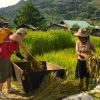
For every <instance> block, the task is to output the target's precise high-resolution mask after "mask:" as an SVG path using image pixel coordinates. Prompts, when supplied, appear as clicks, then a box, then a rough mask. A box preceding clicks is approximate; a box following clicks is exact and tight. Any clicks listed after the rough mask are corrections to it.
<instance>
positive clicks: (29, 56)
mask: <svg viewBox="0 0 100 100" xmlns="http://www.w3.org/2000/svg"><path fill="white" fill-rule="evenodd" d="M33 59H34V58H33V56H31V55H28V56H27V58H26V60H27V61H29V62H31V61H32V60H33Z"/></svg>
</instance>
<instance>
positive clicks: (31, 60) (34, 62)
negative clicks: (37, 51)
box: [27, 55, 43, 71]
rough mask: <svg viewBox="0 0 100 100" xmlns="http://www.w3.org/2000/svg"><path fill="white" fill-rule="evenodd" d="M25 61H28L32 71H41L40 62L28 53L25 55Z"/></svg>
mask: <svg viewBox="0 0 100 100" xmlns="http://www.w3.org/2000/svg"><path fill="white" fill-rule="evenodd" d="M27 61H28V62H29V63H30V65H31V68H32V70H33V71H41V70H42V69H43V66H42V65H41V63H39V62H38V61H37V60H35V59H34V57H32V56H30V55H29V56H28V57H27Z"/></svg>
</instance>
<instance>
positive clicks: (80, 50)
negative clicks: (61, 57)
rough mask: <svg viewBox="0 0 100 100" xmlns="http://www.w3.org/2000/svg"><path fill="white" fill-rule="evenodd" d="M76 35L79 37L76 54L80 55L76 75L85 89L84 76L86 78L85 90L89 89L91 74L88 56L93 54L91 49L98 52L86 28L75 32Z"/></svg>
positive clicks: (81, 87)
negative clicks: (87, 62) (87, 64)
mask: <svg viewBox="0 0 100 100" xmlns="http://www.w3.org/2000/svg"><path fill="white" fill-rule="evenodd" d="M74 36H77V37H78V41H76V54H77V56H78V61H77V65H76V72H75V76H76V78H79V88H80V90H84V89H83V86H84V85H83V83H84V81H83V78H84V77H85V78H86V82H85V84H86V87H85V90H88V87H89V78H90V74H89V72H88V69H87V66H86V58H87V57H88V56H89V55H91V51H93V52H94V53H96V49H95V46H94V44H93V42H92V41H91V40H90V39H89V34H88V33H87V32H86V29H84V28H80V29H79V30H78V32H77V33H75V34H74Z"/></svg>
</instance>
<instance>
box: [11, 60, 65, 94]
mask: <svg viewBox="0 0 100 100" xmlns="http://www.w3.org/2000/svg"><path fill="white" fill-rule="evenodd" d="M40 62H41V63H42V65H43V70H42V71H36V72H35V71H33V70H32V69H31V66H30V64H29V63H28V62H13V63H12V65H13V67H12V68H13V70H12V75H13V78H14V79H15V80H17V81H18V82H20V83H21V84H22V86H23V89H24V91H25V92H26V93H29V92H31V91H33V90H35V89H36V88H38V87H39V85H40V84H41V82H42V80H43V78H44V76H45V75H47V74H49V73H50V72H55V73H56V76H57V77H60V78H63V77H64V76H65V72H66V71H65V69H63V68H60V67H58V66H56V65H54V64H52V63H50V62H46V61H40Z"/></svg>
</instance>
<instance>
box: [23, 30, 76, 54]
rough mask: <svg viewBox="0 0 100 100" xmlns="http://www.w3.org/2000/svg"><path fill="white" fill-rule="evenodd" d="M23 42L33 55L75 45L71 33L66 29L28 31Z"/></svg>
mask: <svg viewBox="0 0 100 100" xmlns="http://www.w3.org/2000/svg"><path fill="white" fill-rule="evenodd" d="M24 42H25V44H26V45H27V46H28V48H29V50H31V53H32V54H33V55H36V54H39V55H40V54H43V53H45V52H50V51H52V50H56V51H57V50H59V49H65V48H70V47H73V46H74V45H75V44H74V42H73V40H72V35H71V34H70V33H69V32H68V31H61V30H55V31H54V30H53V31H47V32H42V31H29V32H28V35H27V36H26V37H25V39H24Z"/></svg>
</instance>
